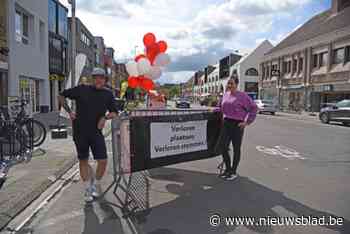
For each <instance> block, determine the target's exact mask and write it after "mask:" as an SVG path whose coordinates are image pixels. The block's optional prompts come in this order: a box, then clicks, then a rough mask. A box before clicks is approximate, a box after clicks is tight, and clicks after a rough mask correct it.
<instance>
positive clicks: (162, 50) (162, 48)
mask: <svg viewBox="0 0 350 234" xmlns="http://www.w3.org/2000/svg"><path fill="white" fill-rule="evenodd" d="M158 47H159V52H160V53H165V51H166V50H167V49H168V44H167V43H166V42H165V41H159V42H158Z"/></svg>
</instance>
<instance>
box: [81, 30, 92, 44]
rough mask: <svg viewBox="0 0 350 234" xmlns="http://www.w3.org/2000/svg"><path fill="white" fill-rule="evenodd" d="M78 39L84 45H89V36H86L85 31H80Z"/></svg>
mask: <svg viewBox="0 0 350 234" xmlns="http://www.w3.org/2000/svg"><path fill="white" fill-rule="evenodd" d="M80 40H81V41H82V42H83V43H84V44H85V45H87V46H88V47H90V45H91V41H90V38H88V36H86V34H85V33H83V32H82V33H81V34H80Z"/></svg>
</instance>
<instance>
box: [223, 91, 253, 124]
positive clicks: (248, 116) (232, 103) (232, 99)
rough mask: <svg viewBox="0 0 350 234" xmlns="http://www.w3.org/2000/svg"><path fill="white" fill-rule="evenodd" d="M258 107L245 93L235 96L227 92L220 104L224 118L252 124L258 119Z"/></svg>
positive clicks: (237, 93)
mask: <svg viewBox="0 0 350 234" xmlns="http://www.w3.org/2000/svg"><path fill="white" fill-rule="evenodd" d="M257 110H258V107H257V106H256V104H255V103H254V101H253V100H252V99H251V98H250V97H249V96H248V95H247V94H246V93H245V92H240V91H236V92H235V93H234V94H231V92H225V94H224V96H223V97H222V99H221V101H220V102H219V104H218V111H221V112H222V113H223V115H224V118H227V119H233V120H240V121H244V122H247V123H248V124H251V123H253V122H254V120H255V118H256V113H257Z"/></svg>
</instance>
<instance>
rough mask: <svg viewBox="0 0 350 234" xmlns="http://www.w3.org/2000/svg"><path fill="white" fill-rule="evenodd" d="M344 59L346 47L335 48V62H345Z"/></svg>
mask: <svg viewBox="0 0 350 234" xmlns="http://www.w3.org/2000/svg"><path fill="white" fill-rule="evenodd" d="M344 60H345V50H344V47H343V48H339V49H336V50H334V53H333V64H340V63H343V62H344Z"/></svg>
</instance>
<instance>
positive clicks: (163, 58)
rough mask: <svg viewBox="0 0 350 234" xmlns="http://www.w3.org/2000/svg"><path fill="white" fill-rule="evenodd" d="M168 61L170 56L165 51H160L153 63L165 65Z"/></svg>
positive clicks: (160, 65)
mask: <svg viewBox="0 0 350 234" xmlns="http://www.w3.org/2000/svg"><path fill="white" fill-rule="evenodd" d="M169 63H170V56H169V55H168V54H165V53H160V54H158V55H157V57H156V58H155V60H154V65H156V66H159V67H165V66H166V65H168V64H169Z"/></svg>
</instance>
